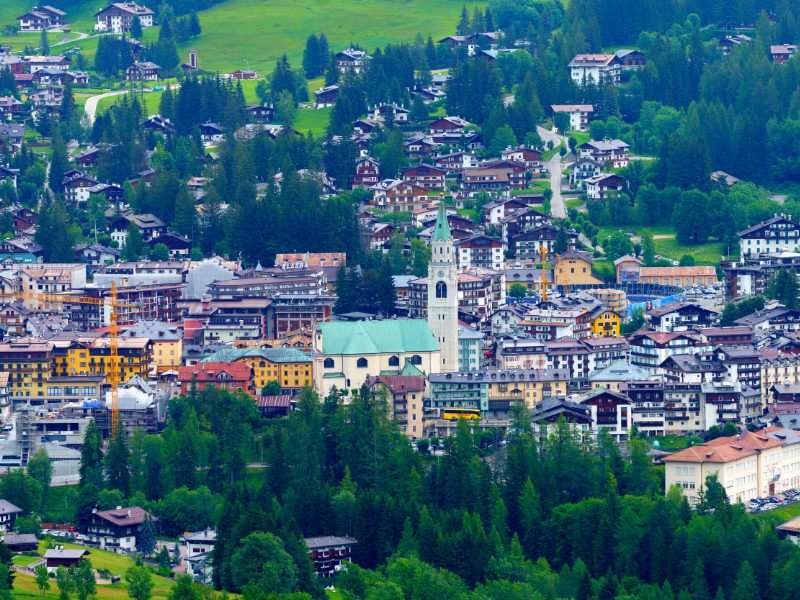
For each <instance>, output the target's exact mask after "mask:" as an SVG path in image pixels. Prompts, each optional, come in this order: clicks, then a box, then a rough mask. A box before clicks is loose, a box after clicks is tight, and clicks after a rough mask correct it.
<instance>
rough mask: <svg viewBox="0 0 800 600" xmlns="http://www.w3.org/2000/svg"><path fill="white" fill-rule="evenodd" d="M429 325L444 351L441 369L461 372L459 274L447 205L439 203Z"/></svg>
mask: <svg viewBox="0 0 800 600" xmlns="http://www.w3.org/2000/svg"><path fill="white" fill-rule="evenodd" d="M428 325H430V328H431V331H433V335H434V336H435V337H436V341H437V342H438V343H439V348H440V350H441V359H440V363H439V370H440V371H443V372H446V371H458V273H457V268H456V255H455V245H454V244H453V236H452V234H451V233H450V224H449V223H448V222H447V211H446V210H445V206H444V203H441V204H439V214H438V215H437V217H436V226H435V228H434V230H433V237H432V238H431V261H430V264H429V265H428Z"/></svg>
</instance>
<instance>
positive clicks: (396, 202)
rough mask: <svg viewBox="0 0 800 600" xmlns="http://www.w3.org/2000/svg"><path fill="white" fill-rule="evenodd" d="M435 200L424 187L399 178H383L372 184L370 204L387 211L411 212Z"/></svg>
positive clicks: (427, 205) (429, 204)
mask: <svg viewBox="0 0 800 600" xmlns="http://www.w3.org/2000/svg"><path fill="white" fill-rule="evenodd" d="M435 202H437V200H436V199H434V198H432V197H430V196H428V190H427V189H426V188H423V187H420V186H418V185H414V184H413V183H409V182H407V181H403V180H401V179H384V180H383V181H380V182H378V183H377V184H376V185H374V186H372V200H371V201H370V204H371V205H373V206H375V207H376V208H379V209H381V210H385V211H387V212H412V211H415V210H419V209H420V208H427V207H429V206H431V205H432V204H434V203H435Z"/></svg>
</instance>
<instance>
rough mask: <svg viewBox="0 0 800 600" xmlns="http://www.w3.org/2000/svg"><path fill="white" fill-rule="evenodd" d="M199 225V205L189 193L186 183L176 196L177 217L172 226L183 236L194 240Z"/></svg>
mask: <svg viewBox="0 0 800 600" xmlns="http://www.w3.org/2000/svg"><path fill="white" fill-rule="evenodd" d="M196 226H197V207H196V206H195V202H194V199H193V198H192V196H191V195H190V194H189V190H187V189H186V186H185V185H181V187H180V191H179V192H178V196H177V198H175V218H174V219H173V220H172V228H173V229H174V230H175V231H176V232H177V233H180V234H181V235H183V236H186V237H188V238H189V239H190V240H194V236H195V233H196V229H195V228H196Z"/></svg>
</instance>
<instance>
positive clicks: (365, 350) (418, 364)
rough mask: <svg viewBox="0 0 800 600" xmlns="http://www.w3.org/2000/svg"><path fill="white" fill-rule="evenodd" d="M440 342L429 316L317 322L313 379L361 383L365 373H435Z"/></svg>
mask: <svg viewBox="0 0 800 600" xmlns="http://www.w3.org/2000/svg"><path fill="white" fill-rule="evenodd" d="M439 363H440V354H439V345H438V344H437V342H436V338H434V336H433V333H432V332H431V328H430V327H429V326H428V323H427V321H424V320H422V319H384V320H372V321H330V322H327V323H319V324H318V325H317V330H316V332H315V334H314V384H315V387H316V389H317V390H318V391H319V392H320V393H321V394H322V395H327V394H328V393H329V392H330V391H331V390H332V389H333V388H334V387H336V388H337V389H354V388H359V387H361V386H362V385H363V384H364V383H365V382H366V381H367V377H368V376H372V377H377V376H380V375H420V374H421V375H426V374H428V373H432V372H434V373H438V372H439Z"/></svg>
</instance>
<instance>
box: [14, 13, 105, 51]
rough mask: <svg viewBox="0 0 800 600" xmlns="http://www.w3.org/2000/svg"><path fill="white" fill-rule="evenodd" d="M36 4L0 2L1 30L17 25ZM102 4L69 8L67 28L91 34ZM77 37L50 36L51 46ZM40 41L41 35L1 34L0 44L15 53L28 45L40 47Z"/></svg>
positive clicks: (65, 35)
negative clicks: (23, 14)
mask: <svg viewBox="0 0 800 600" xmlns="http://www.w3.org/2000/svg"><path fill="white" fill-rule="evenodd" d="M35 4H36V2H32V1H31V0H0V28H2V27H3V26H5V25H9V24H12V23H16V22H17V17H19V16H20V15H21V14H22V13H24V12H25V11H26V10H28V9H29V8H31V7H32V6H34V5H35ZM102 4H103V3H102V1H101V2H97V3H94V2H89V3H83V5H81V6H79V7H77V8H70V7H67V8H66V9H65V10H66V13H67V16H66V19H67V26H68V27H70V28H71V29H72V31H73V32H76V31H83V32H86V33H91V32H92V29H93V28H94V13H95V12H97V10H98V8H99V7H100V6H101V5H102ZM75 37H76V35H75V33H71V34H62V33H50V34H49V40H50V44H54V43H57V42H60V41H62V40H70V39H74V38H75ZM40 39H41V34H40V33H19V34H17V35H6V34H4V33H2V34H0V43H2V44H7V45H10V46H11V47H12V48H13V49H14V50H15V51H16V50H22V48H23V47H25V46H26V45H31V46H38V45H39V41H40ZM95 45H96V43H95ZM65 47H67V46H65Z"/></svg>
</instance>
